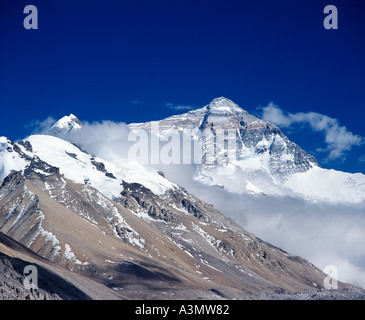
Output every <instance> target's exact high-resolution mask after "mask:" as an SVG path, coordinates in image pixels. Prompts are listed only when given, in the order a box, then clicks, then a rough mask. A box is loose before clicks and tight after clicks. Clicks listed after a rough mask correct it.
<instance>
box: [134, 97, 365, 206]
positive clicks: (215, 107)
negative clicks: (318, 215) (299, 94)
mask: <svg viewBox="0 0 365 320" xmlns="http://www.w3.org/2000/svg"><path fill="white" fill-rule="evenodd" d="M129 127H130V128H131V129H132V130H138V129H143V130H148V131H151V128H152V131H155V132H158V135H159V137H163V138H164V139H167V137H168V136H172V135H174V134H181V135H184V134H185V135H191V139H192V140H194V141H200V143H201V144H202V162H201V163H199V164H198V165H197V166H196V167H197V172H196V175H195V179H196V180H198V181H200V182H203V183H205V184H207V185H215V186H220V187H222V188H224V189H226V190H227V191H229V192H233V193H238V194H239V193H254V194H261V195H264V194H268V195H284V196H285V195H295V196H299V197H301V198H304V199H306V200H311V201H326V202H333V203H338V202H344V203H359V202H363V201H365V176H364V175H363V174H360V173H358V174H350V173H345V172H340V171H335V170H326V169H323V168H321V167H320V166H319V165H318V162H317V160H316V159H315V157H313V156H312V155H310V154H308V153H306V152H305V151H304V150H302V149H301V148H300V147H299V146H298V145H296V144H295V143H293V142H291V141H290V140H289V139H288V138H287V137H286V136H285V135H284V134H283V133H282V131H281V130H280V129H279V128H278V127H276V126H274V125H273V124H271V123H269V122H266V121H263V120H260V119H258V118H257V117H255V116H253V115H251V114H249V113H248V112H247V111H245V110H243V109H241V108H240V107H239V106H238V105H236V104H235V103H234V102H232V101H231V100H229V99H226V98H223V97H221V98H217V99H214V100H213V101H212V102H211V103H210V104H209V105H207V106H205V107H203V108H201V109H197V110H192V111H189V112H187V113H184V114H181V115H176V116H171V117H168V118H166V119H163V120H160V121H154V122H148V123H134V124H130V125H129ZM207 159H208V160H209V161H207ZM233 177H234V181H233V180H232V179H233Z"/></svg>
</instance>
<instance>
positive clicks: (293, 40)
mask: <svg viewBox="0 0 365 320" xmlns="http://www.w3.org/2000/svg"><path fill="white" fill-rule="evenodd" d="M27 4H33V5H36V6H37V8H38V13H39V22H38V24H39V29H38V30H26V29H24V27H23V20H24V18H25V16H26V15H25V14H24V13H23V9H24V7H25V5H27ZM328 4H333V5H336V6H337V9H338V18H339V29H338V30H325V29H324V27H323V19H324V18H325V14H324V13H323V8H324V7H325V6H326V5H328ZM364 7H365V6H364V4H363V1H360V0H358V1H355V0H346V1H336V0H328V1H322V0H305V1H295V0H290V1H289V0H288V1H283V0H276V1H263V0H257V1H251V0H250V1H245V0H241V1H229V0H226V1H199V0H194V1H181V0H180V1H158V0H156V1H150V0H148V1H136V0H133V1H123V0H119V1H117V0H115V1H111V0H103V1H100V0H98V1H91V0H89V1H70V0H62V1H50V0H43V1H39V0H27V1H21V0H17V1H14V0H2V1H1V4H0V108H1V118H0V136H1V135H5V136H8V137H9V138H11V139H13V140H15V139H19V138H24V137H25V136H26V135H28V134H29V133H30V131H31V128H30V127H29V124H31V123H32V122H34V121H37V120H38V121H41V120H44V119H46V118H47V117H48V116H52V117H54V118H60V117H62V116H64V115H66V114H67V115H68V114H69V113H74V114H75V115H77V116H78V117H79V118H80V119H81V120H86V121H100V120H114V121H124V122H127V123H130V122H141V121H148V120H158V119H161V118H163V117H166V116H169V115H172V114H175V113H181V112H182V111H176V110H173V109H169V108H167V107H166V105H165V104H166V103H171V104H174V105H189V106H193V107H194V108H197V107H202V106H204V105H206V104H208V103H209V102H210V101H211V100H212V99H213V98H215V97H219V96H225V97H227V98H230V99H231V100H233V101H234V102H236V103H237V104H239V105H240V106H241V107H243V108H244V109H246V110H248V111H251V112H257V107H258V106H266V105H267V104H268V103H269V102H270V101H273V102H274V103H275V104H277V105H279V106H280V107H281V108H282V109H284V110H286V111H287V112H292V113H295V112H308V111H314V112H318V113H322V114H325V115H328V116H330V117H332V118H336V119H338V120H339V122H340V124H341V125H343V126H345V127H346V128H347V130H349V131H351V132H352V133H353V134H356V135H359V136H362V137H365V125H364V124H365V116H364V115H365V112H364V101H365V90H364V89H365V10H364ZM283 131H284V132H285V133H287V134H288V136H289V138H291V139H292V140H294V141H295V142H297V143H298V144H299V145H301V146H302V147H303V148H304V149H305V150H307V151H309V152H312V153H314V155H315V156H317V157H318V158H319V160H320V162H321V158H324V155H323V154H321V153H316V152H315V148H317V147H318V144H320V143H321V141H322V140H323V137H321V136H320V135H319V134H315V135H314V134H289V133H288V132H286V131H285V130H283ZM314 139H319V140H318V141H319V142H318V141H317V142H316V144H315V146H313V142H314ZM321 139H322V140H321ZM362 155H365V147H364V145H362V146H359V147H354V148H353V149H352V150H351V151H350V152H349V153H348V154H347V158H346V159H341V160H337V161H332V162H330V163H326V164H324V166H326V167H332V168H335V169H340V170H346V171H349V172H359V171H360V172H363V173H365V161H363V162H360V161H358V159H359V158H360V157H361V156H362ZM364 160H365V159H364Z"/></svg>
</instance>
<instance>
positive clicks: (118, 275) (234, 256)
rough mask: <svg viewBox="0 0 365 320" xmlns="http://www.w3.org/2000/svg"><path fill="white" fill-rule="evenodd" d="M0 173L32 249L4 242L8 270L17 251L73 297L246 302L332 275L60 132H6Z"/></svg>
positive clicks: (1, 214)
mask: <svg viewBox="0 0 365 320" xmlns="http://www.w3.org/2000/svg"><path fill="white" fill-rule="evenodd" d="M68 129H69V128H68ZM293 148H294V147H293ZM303 157H304V155H303ZM311 159H312V158H310V157H309V156H308V157H306V158H305V159H304V160H303V161H304V163H307V162H306V161H308V164H310V165H313V164H312V163H313V162H311ZM303 165H304V164H303ZM298 170H299V169H298ZM0 173H1V174H0V179H2V181H1V185H0V232H1V233H2V234H4V235H5V236H6V239H11V241H13V242H14V243H16V244H17V245H19V246H20V245H21V247H22V248H26V250H27V252H26V254H25V253H21V254H22V256H20V253H19V250H17V249H14V248H11V250H10V249H9V246H8V245H2V246H1V247H0V249H1V250H0V251H1V252H2V253H3V256H2V257H3V258H2V261H5V260H7V261H10V262H11V263H10V264H9V263H8V262H4V264H5V265H7V268H8V269H7V270H8V271H7V272H11V271H9V270H12V266H14V265H15V264H14V260H9V258H8V256H13V257H14V258H17V259H18V258H19V259H22V260H24V261H27V259H32V261H33V262H35V263H36V264H37V265H41V264H43V265H42V266H45V265H47V266H46V267H47V268H49V269H51V271H52V272H57V275H59V276H61V277H62V278H63V279H64V280H65V281H67V283H69V284H68V285H69V286H70V288H71V287H77V288H78V290H80V293H79V296H71V295H69V296H65V297H63V298H70V297H73V298H87V297H91V298H97V299H103V298H104V299H114V298H119V299H124V298H132V299H135V298H139V299H156V298H157V299H198V298H203V299H204V298H206V299H207V298H229V299H232V298H238V299H243V298H247V297H254V296H255V295H258V294H259V293H260V292H266V293H272V294H275V293H280V294H282V293H286V294H292V293H295V292H306V291H313V290H314V291H317V290H320V289H322V288H323V281H324V279H325V277H327V275H325V274H324V273H323V272H322V271H321V270H319V269H318V268H316V267H315V266H314V265H313V264H311V263H310V262H308V261H306V260H305V259H303V258H300V257H298V256H293V255H291V254H290V253H287V252H284V251H283V250H281V249H280V248H277V247H275V246H273V245H271V244H269V243H267V242H265V241H262V240H261V239H259V238H257V237H256V236H254V235H253V234H251V233H249V232H248V231H246V230H245V229H243V228H242V227H241V226H239V225H237V224H236V223H234V222H233V221H232V220H231V219H229V218H228V217H226V216H225V215H223V214H222V213H220V212H219V211H218V210H216V209H215V208H214V207H213V206H212V205H210V204H207V203H205V202H203V201H201V200H199V199H198V198H196V197H195V196H194V195H191V194H189V193H188V192H187V191H186V190H185V189H183V188H182V187H180V186H178V185H176V184H174V183H172V182H170V181H168V180H167V179H165V178H164V177H163V175H162V174H161V173H158V172H157V171H154V170H153V169H151V168H147V167H145V166H142V165H140V164H136V163H130V162H128V161H126V162H123V161H121V162H120V163H119V164H118V165H116V164H115V163H110V162H108V161H106V160H104V159H100V158H97V157H95V156H93V155H90V154H88V153H87V152H85V151H83V150H81V149H80V148H78V147H77V146H75V145H73V144H72V143H70V142H67V141H65V140H63V139H60V138H57V137H54V136H49V135H38V136H30V137H28V138H27V140H24V141H20V142H13V141H11V140H9V139H7V138H5V137H3V138H1V139H0ZM5 236H4V237H5ZM4 237H3V238H4ZM9 253H10V254H9ZM30 253H32V254H30ZM33 253H34V254H36V256H34V255H33ZM24 254H25V255H24ZM21 266H23V265H22V264H21ZM14 268H15V267H14ZM18 269H19V268H18ZM20 269H21V268H20ZM20 271H21V270H16V272H17V273H16V274H14V276H13V278H14V281H19V275H20V274H21V272H20ZM42 274H43V273H41V272H40V273H39V276H40V277H43V275H42ZM50 277H51V276H50ZM63 287H64V286H63ZM346 287H348V285H346V284H342V283H339V288H340V289H342V288H346ZM14 288H15V295H16V297H19V298H22V297H24V295H21V294H20V292H17V290H16V288H17V286H14ZM18 291H19V290H18ZM46 291H47V289H45V292H42V297H43V296H47V297H48V296H49V295H47V292H48V294H50V293H49V290H48V291H47V292H46ZM57 292H58V291H57ZM57 292H56V291H55V292H54V293H55V294H54V295H52V294H51V296H52V297H56V298H58V297H61V298H62V296H61V295H60V294H59V293H57ZM11 294H12V293H10V295H11ZM7 295H8V296H9V293H7Z"/></svg>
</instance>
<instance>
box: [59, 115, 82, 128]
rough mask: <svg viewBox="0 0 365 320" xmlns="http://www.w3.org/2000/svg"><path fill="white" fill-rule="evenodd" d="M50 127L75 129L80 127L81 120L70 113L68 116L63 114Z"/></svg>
mask: <svg viewBox="0 0 365 320" xmlns="http://www.w3.org/2000/svg"><path fill="white" fill-rule="evenodd" d="M52 128H60V129H76V128H81V121H80V120H79V119H78V118H77V117H76V116H75V115H74V114H72V113H71V114H70V115H69V116H64V117H63V118H61V119H60V120H58V121H57V122H56V123H55V124H54V125H53V126H52Z"/></svg>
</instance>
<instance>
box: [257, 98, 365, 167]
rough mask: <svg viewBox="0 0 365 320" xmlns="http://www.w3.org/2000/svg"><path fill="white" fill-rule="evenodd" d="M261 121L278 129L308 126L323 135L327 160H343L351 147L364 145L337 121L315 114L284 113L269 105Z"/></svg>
mask: <svg viewBox="0 0 365 320" xmlns="http://www.w3.org/2000/svg"><path fill="white" fill-rule="evenodd" d="M262 119H263V120H265V121H269V122H271V123H273V124H275V125H277V126H278V127H282V128H289V127H291V126H294V125H303V124H304V125H309V127H310V128H311V129H312V130H313V131H314V132H321V133H323V134H324V138H325V141H324V142H325V144H326V149H325V150H324V151H326V152H328V156H327V160H335V159H340V158H344V157H345V155H346V152H347V151H350V150H351V149H352V147H354V146H359V145H361V144H362V143H364V138H363V137H360V136H358V135H354V134H353V133H351V132H350V131H348V130H347V129H346V127H344V126H341V125H340V123H339V121H338V120H337V119H334V118H331V117H329V116H326V115H323V114H320V113H316V112H297V113H286V112H284V111H283V110H282V109H281V108H280V107H278V106H277V105H275V104H273V103H269V104H268V105H267V106H266V107H264V108H263V109H262Z"/></svg>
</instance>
